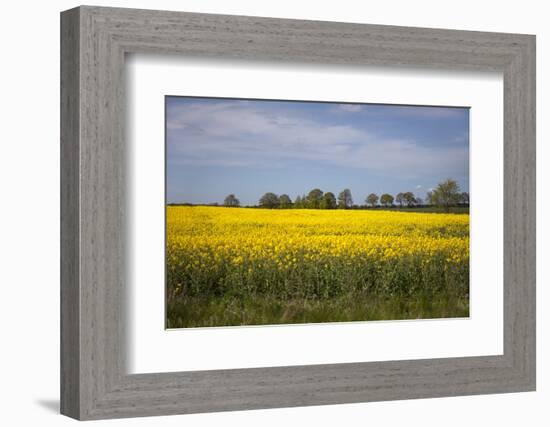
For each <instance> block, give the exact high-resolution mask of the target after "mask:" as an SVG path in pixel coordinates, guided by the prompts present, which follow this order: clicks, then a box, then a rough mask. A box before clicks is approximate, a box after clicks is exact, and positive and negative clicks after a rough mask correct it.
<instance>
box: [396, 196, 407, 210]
mask: <svg viewBox="0 0 550 427" xmlns="http://www.w3.org/2000/svg"><path fill="white" fill-rule="evenodd" d="M403 196H404V194H403V193H397V196H395V201H396V202H397V203H398V204H399V206H400V207H403V202H404V201H405V198H404V197H403Z"/></svg>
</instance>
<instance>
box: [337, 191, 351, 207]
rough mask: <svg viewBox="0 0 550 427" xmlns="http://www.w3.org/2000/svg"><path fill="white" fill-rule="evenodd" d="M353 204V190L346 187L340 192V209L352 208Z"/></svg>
mask: <svg viewBox="0 0 550 427" xmlns="http://www.w3.org/2000/svg"><path fill="white" fill-rule="evenodd" d="M352 206H353V198H352V197H351V190H350V189H349V188H346V189H345V190H342V191H341V192H340V194H338V207H339V208H340V209H350V208H351V207H352Z"/></svg>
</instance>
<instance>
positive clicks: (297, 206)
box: [294, 196, 304, 209]
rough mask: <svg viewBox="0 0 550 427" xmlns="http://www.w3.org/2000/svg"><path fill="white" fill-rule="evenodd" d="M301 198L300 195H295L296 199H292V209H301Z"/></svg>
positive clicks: (302, 205) (302, 204)
mask: <svg viewBox="0 0 550 427" xmlns="http://www.w3.org/2000/svg"><path fill="white" fill-rule="evenodd" d="M302 200H303V199H302V198H301V197H300V196H296V200H294V209H302V208H303V207H304V203H303V201H302Z"/></svg>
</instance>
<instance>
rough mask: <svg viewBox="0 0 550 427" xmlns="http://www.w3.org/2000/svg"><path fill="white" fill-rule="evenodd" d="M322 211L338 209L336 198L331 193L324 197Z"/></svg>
mask: <svg viewBox="0 0 550 427" xmlns="http://www.w3.org/2000/svg"><path fill="white" fill-rule="evenodd" d="M320 208H321V209H336V197H335V196H334V194H333V193H331V192H330V191H329V192H327V193H325V194H324V195H323V198H322V199H321V205H320Z"/></svg>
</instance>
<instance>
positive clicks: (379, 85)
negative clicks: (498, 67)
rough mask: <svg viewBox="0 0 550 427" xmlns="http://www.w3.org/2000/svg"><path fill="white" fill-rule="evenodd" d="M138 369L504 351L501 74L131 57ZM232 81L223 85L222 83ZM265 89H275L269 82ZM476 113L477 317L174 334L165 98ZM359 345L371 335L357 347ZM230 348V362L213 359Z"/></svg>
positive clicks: (473, 288) (133, 309) (133, 365)
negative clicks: (169, 313)
mask: <svg viewBox="0 0 550 427" xmlns="http://www.w3.org/2000/svg"><path fill="white" fill-rule="evenodd" d="M126 75H127V76H128V89H127V90H128V94H129V97H128V100H127V105H128V106H127V111H128V116H129V117H128V120H127V123H128V130H129V133H128V139H129V141H128V144H129V146H130V152H131V155H130V156H129V158H130V161H129V163H130V165H132V166H131V169H132V172H131V173H130V179H129V183H130V187H131V193H132V195H131V196H130V206H129V209H128V211H129V212H128V218H127V219H128V220H129V222H130V223H131V231H130V234H131V236H132V237H131V238H132V242H131V243H130V245H129V246H130V248H131V249H130V257H129V258H130V268H129V270H130V271H131V279H130V283H129V288H130V292H129V296H130V298H129V300H130V301H131V302H130V316H129V320H128V325H129V326H130V329H131V339H130V346H129V354H130V361H131V362H130V372H132V373H144V372H174V371H187V370H206V369H234V368H252V367H265V366H285V365H286V366H288V365H309V364H320V363H346V362H372V361H379V360H405V359H421V358H434V357H460V356H486V355H496V354H502V335H503V332H502V274H503V273H502V270H503V264H502V262H503V261H502V226H503V221H502V217H503V205H502V200H503V199H502V188H503V182H502V181H503V180H502V176H503V175H502V174H503V172H502V170H503V155H502V111H503V103H502V90H503V88H502V75H501V74H500V73H486V72H485V73H481V72H477V73H472V72H460V73H458V72H448V71H428V70H413V69H406V70H405V69H401V70H399V71H396V70H392V69H391V68H390V69H388V68H386V67H362V68H361V70H360V71H359V70H354V71H349V70H346V69H341V68H335V67H319V66H318V65H316V66H311V67H304V66H301V67H300V68H299V69H296V67H292V66H291V65H290V66H289V65H281V64H275V65H274V64H273V63H258V62H253V61H241V62H238V63H236V62H235V61H214V62H212V61H206V60H202V61H198V60H195V61H189V59H187V58H183V59H181V58H169V57H157V56H155V57H151V56H150V55H149V56H147V55H132V56H131V57H129V58H127V70H126ZM220 75H223V76H224V78H223V79H218V78H217V77H218V76H220ZM264 82H269V85H265V83H264ZM167 94H169V95H195V96H205V95H216V96H223V97H236V96H239V97H245V98H264V99H275V98H278V99H295V100H324V101H351V102H380V103H393V104H415V105H453V106H470V107H471V109H470V134H471V136H470V155H471V161H470V182H471V183H472V185H471V187H470V190H469V191H470V194H471V200H472V210H471V212H470V213H471V215H470V218H471V268H470V297H471V305H470V310H471V311H470V318H467V319H431V320H414V321H393V322H392V321H385V322H342V323H335V324H330V325H327V324H318V325H311V324H310V325H286V326H284V325H277V326H263V327H238V328H230V327H225V328H199V329H197V328H192V329H189V328H186V329H180V330H170V331H166V330H164V321H165V319H164V313H165V310H164V176H165V170H164V169H165V168H164V164H165V161H164V160H165V159H164V120H165V118H164V108H163V106H164V96H165V95H167ZM357 337H361V338H360V339H357ZM212 348H223V349H224V351H223V353H220V352H218V351H212Z"/></svg>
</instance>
